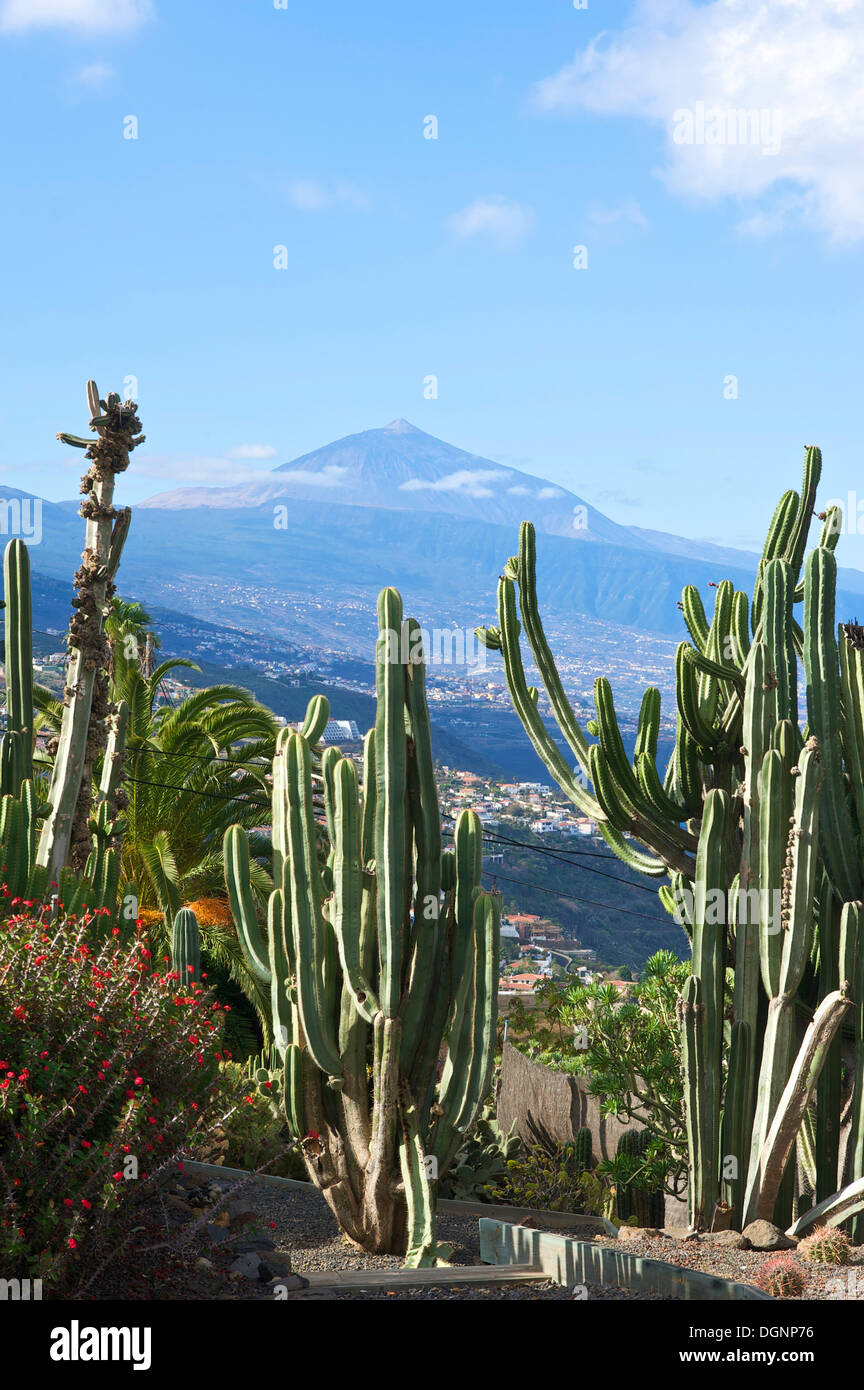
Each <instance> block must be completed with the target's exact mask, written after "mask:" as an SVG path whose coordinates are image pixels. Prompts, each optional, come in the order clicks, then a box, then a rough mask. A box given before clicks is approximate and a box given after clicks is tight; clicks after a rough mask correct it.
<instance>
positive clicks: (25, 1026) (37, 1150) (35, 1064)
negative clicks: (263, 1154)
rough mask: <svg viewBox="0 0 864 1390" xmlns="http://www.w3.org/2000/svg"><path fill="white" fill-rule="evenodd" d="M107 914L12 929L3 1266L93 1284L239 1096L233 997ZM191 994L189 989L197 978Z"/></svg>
mask: <svg viewBox="0 0 864 1390" xmlns="http://www.w3.org/2000/svg"><path fill="white" fill-rule="evenodd" d="M100 920H101V919H100V918H99V917H98V916H95V917H94V918H86V917H85V918H82V919H81V921H76V920H75V919H74V918H73V919H70V920H61V921H59V922H56V923H53V924H49V923H48V922H47V921H46V920H45V913H43V914H42V917H41V918H40V917H39V916H29V917H20V916H19V917H12V918H10V919H9V920H8V921H6V922H4V923H3V924H2V927H0V1269H2V1272H3V1274H4V1276H6V1277H10V1276H11V1277H13V1278H14V1277H19V1278H20V1277H31V1278H40V1279H42V1280H43V1283H44V1285H45V1286H46V1288H47V1289H48V1290H49V1291H51V1292H53V1293H55V1294H57V1293H66V1294H68V1293H74V1292H81V1291H83V1290H84V1289H86V1287H87V1284H88V1283H89V1282H90V1280H91V1279H92V1278H93V1277H94V1276H95V1274H96V1273H97V1272H98V1270H99V1269H100V1268H101V1267H103V1266H104V1264H105V1263H106V1262H107V1261H108V1260H109V1259H110V1258H111V1257H112V1255H113V1254H116V1253H117V1251H118V1250H119V1248H120V1246H121V1245H122V1243H123V1240H124V1237H125V1234H126V1232H127V1231H128V1230H129V1228H130V1225H131V1223H132V1219H133V1216H134V1213H135V1211H136V1209H137V1208H138V1206H139V1205H140V1203H141V1202H142V1200H144V1199H145V1198H146V1197H148V1196H150V1195H151V1194H152V1193H153V1191H154V1190H155V1187H156V1185H157V1183H158V1182H159V1181H160V1180H161V1179H162V1178H163V1177H164V1176H165V1175H166V1174H167V1172H168V1170H169V1169H171V1168H176V1165H177V1161H178V1155H181V1154H182V1153H184V1152H186V1153H188V1152H190V1151H191V1150H193V1149H194V1148H195V1145H196V1143H197V1142H200V1141H201V1140H202V1139H203V1138H204V1136H205V1135H206V1133H207V1131H208V1129H212V1128H213V1126H214V1124H215V1123H216V1122H217V1120H218V1119H219V1118H220V1117H222V1115H223V1113H224V1112H225V1111H230V1110H231V1109H232V1108H233V1107H234V1106H235V1105H236V1103H237V1100H238V1096H237V1092H236V1090H235V1091H234V1093H233V1094H231V1093H230V1090H229V1087H228V1085H227V1084H225V1083H224V1082H223V1081H222V1079H221V1078H220V1076H219V1073H218V1061H219V1059H220V1056H221V1052H220V1043H221V1035H222V1026H223V1011H222V1006H221V1005H219V1004H217V1003H216V1002H215V1001H214V1000H213V997H212V995H210V994H209V993H208V992H207V991H206V990H203V989H201V988H200V987H194V986H193V990H194V992H193V993H188V994H187V993H180V992H179V982H178V978H177V976H176V975H174V974H172V973H170V972H169V973H167V974H158V973H156V972H154V970H153V969H152V962H151V957H150V952H149V950H148V948H147V943H146V939H145V938H143V937H140V936H139V937H138V938H137V939H136V940H134V941H132V942H131V943H129V944H128V945H122V944H121V943H120V940H119V934H118V933H117V932H116V930H115V932H114V933H111V934H107V936H103V937H102V939H101V940H100V938H99V934H98V930H97V929H98V926H99V923H100ZM187 988H188V987H187Z"/></svg>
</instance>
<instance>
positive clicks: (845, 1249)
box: [798, 1226, 850, 1265]
mask: <svg viewBox="0 0 864 1390" xmlns="http://www.w3.org/2000/svg"><path fill="white" fill-rule="evenodd" d="M798 1254H799V1255H803V1256H804V1259H805V1260H813V1261H816V1262H818V1263H819V1264H823V1265H845V1264H848V1263H849V1257H850V1250H849V1237H848V1236H847V1235H846V1233H845V1231H841V1230H839V1229H838V1228H837V1227H836V1226H817V1227H816V1230H815V1231H814V1232H813V1233H812V1235H809V1236H807V1237H806V1238H805V1239H804V1240H802V1241H801V1242H800V1244H799V1246H798Z"/></svg>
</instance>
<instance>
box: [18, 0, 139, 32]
mask: <svg viewBox="0 0 864 1390" xmlns="http://www.w3.org/2000/svg"><path fill="white" fill-rule="evenodd" d="M153 14H154V10H153V5H152V3H151V0H2V4H0V30H3V31H5V32H6V33H21V32H23V31H24V30H25V29H47V28H56V29H79V30H81V31H82V32H84V33H90V34H94V33H103V34H118V33H129V32H131V31H132V30H134V29H138V28H140V27H141V25H142V24H145V23H146V22H147V20H148V19H152V18H153Z"/></svg>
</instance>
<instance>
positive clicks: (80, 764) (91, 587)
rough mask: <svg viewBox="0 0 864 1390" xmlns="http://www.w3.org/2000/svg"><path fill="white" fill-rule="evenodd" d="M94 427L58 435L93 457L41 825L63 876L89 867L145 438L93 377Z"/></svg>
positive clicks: (50, 859)
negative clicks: (114, 614)
mask: <svg viewBox="0 0 864 1390" xmlns="http://www.w3.org/2000/svg"><path fill="white" fill-rule="evenodd" d="M87 404H88V406H89V408H90V416H91V418H90V429H91V430H92V431H93V433H94V435H95V436H96V437H95V439H80V438H78V437H77V436H75V435H69V434H59V435H58V436H57V437H58V439H60V440H62V442H63V443H64V444H70V445H72V446H73V447H74V448H78V449H84V450H86V457H87V458H88V459H89V460H90V461H91V462H90V467H89V469H88V471H87V472H86V473H85V475H84V477H83V479H82V481H81V491H82V493H83V494H84V500H83V502H82V503H81V515H82V516H83V517H85V519H86V522H87V529H86V536H85V543H84V553H83V556H82V562H81V567H80V568H79V570H78V571H77V573H76V575H75V588H76V598H75V600H74V607H75V609H76V612H75V614H74V616H73V618H72V622H71V625H70V630H69V660H68V664H67V668H66V688H65V691H64V709H63V720H62V725H61V729H60V736H59V739H58V742H57V750H56V754H55V758H54V769H53V773H52V777H51V789H50V792H49V801H50V804H51V811H50V814H49V815H48V817H47V819H46V821H45V824H44V826H43V829H42V836H41V839H40V843H39V852H38V858H39V863H40V864H43V865H45V867H46V868H47V869H48V871H49V879H51V880H52V881H57V880H58V879H59V876H60V870H61V869H62V868H63V867H64V865H66V864H71V865H72V866H73V867H74V868H77V869H79V870H80V869H82V868H83V867H84V863H85V861H86V859H87V856H88V854H89V852H90V847H91V834H90V831H89V827H88V822H89V819H90V814H91V805H90V802H91V777H92V772H93V766H94V763H95V760H96V757H97V755H98V753H99V751H100V750H101V749H102V748H104V746H105V742H106V738H107V726H106V721H107V719H108V717H109V716H110V714H111V713H112V710H111V708H110V704H109V700H108V678H107V668H108V646H107V640H106V638H105V635H104V624H105V616H106V613H107V608H108V602H109V600H110V598H111V595H112V593H113V592H114V583H113V581H114V575H115V573H116V571H117V566H118V564H119V562H120V555H121V552H122V549H123V544H124V542H125V539H126V535H127V533H128V530H129V519H130V512H129V509H128V508H126V509H123V510H120V511H118V510H117V509H116V508H115V507H114V482H115V478H116V476H117V474H118V473H122V472H124V471H125V469H127V468H128V467H129V455H130V453H131V451H132V450H133V449H135V448H137V446H138V445H139V444H142V443H143V442H144V436H143V435H142V434H140V433H139V431H140V428H141V426H140V422H139V420H138V417H137V414H136V411H137V406H136V405H135V403H134V401H126V403H125V404H124V403H122V402H121V400H120V397H119V396H118V395H116V394H113V393H112V394H111V395H109V396H108V397H107V398H106V399H105V400H100V399H99V392H98V390H97V389H96V383H95V382H93V381H90V382H88V383H87Z"/></svg>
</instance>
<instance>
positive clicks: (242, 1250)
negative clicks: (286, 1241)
mask: <svg viewBox="0 0 864 1390" xmlns="http://www.w3.org/2000/svg"><path fill="white" fill-rule="evenodd" d="M231 1249H232V1250H234V1251H235V1252H236V1253H237V1254H238V1255H248V1254H249V1252H250V1250H254V1251H258V1250H268V1251H269V1250H275V1249H276V1247H275V1245H274V1244H273V1241H272V1240H268V1239H267V1237H266V1236H250V1237H249V1238H248V1240H247V1239H243V1240H232V1241H231Z"/></svg>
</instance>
